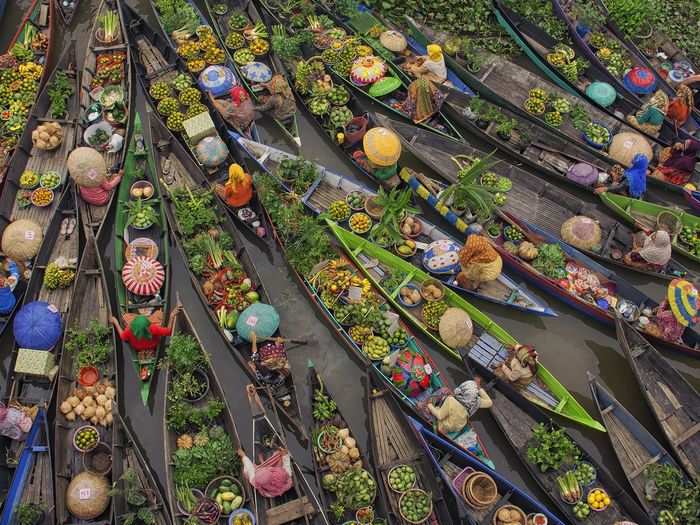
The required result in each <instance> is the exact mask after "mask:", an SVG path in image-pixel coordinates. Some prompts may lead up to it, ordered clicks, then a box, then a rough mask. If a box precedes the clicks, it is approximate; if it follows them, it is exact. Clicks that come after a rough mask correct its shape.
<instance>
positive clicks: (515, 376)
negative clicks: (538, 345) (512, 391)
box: [494, 344, 539, 388]
mask: <svg viewBox="0 0 700 525" xmlns="http://www.w3.org/2000/svg"><path fill="white" fill-rule="evenodd" d="M538 365H539V359H538V356H537V352H535V349H534V348H533V347H531V346H527V345H521V344H516V345H515V346H513V347H512V348H511V349H510V356H509V357H508V358H507V359H506V360H505V361H503V363H501V365H500V366H499V367H498V368H496V369H495V370H494V373H495V374H496V376H497V377H499V378H501V379H503V380H504V381H507V382H509V383H511V384H512V385H513V386H515V387H517V388H525V387H527V385H529V384H530V383H531V382H532V380H533V379H534V377H535V374H536V373H537V367H538Z"/></svg>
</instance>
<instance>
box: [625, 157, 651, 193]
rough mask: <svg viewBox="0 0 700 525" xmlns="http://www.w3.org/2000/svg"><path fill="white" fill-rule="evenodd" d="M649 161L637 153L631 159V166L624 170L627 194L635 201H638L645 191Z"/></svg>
mask: <svg viewBox="0 0 700 525" xmlns="http://www.w3.org/2000/svg"><path fill="white" fill-rule="evenodd" d="M648 168H649V159H648V158H647V156H646V155H643V154H642V153H637V154H636V155H635V156H634V159H632V165H631V166H630V167H629V168H627V169H626V170H625V178H626V179H627V186H628V189H629V194H630V195H631V196H632V197H634V198H635V199H639V198H641V197H642V195H644V193H645V192H646V191H647V169H648Z"/></svg>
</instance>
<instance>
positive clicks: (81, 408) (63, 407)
mask: <svg viewBox="0 0 700 525" xmlns="http://www.w3.org/2000/svg"><path fill="white" fill-rule="evenodd" d="M116 396H117V390H116V388H114V385H113V384H112V383H111V381H109V380H108V379H103V380H102V381H100V382H99V383H97V384H96V385H93V386H89V387H78V388H74V389H73V391H72V392H71V393H70V395H69V396H68V397H67V398H66V399H65V400H64V401H62V402H61V404H60V406H59V411H60V412H61V414H63V417H65V418H66V420H67V421H75V420H76V419H77V418H80V419H82V420H83V421H89V422H90V423H91V424H92V425H101V426H103V427H108V426H110V425H111V424H112V421H113V419H112V418H113V416H112V409H113V407H114V405H115V403H116V399H115V398H116Z"/></svg>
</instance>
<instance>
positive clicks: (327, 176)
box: [238, 132, 557, 317]
mask: <svg viewBox="0 0 700 525" xmlns="http://www.w3.org/2000/svg"><path fill="white" fill-rule="evenodd" d="M426 133H428V132H426ZM446 140H449V139H446ZM238 143H239V144H240V146H241V147H242V148H243V150H244V151H245V152H246V154H247V155H248V156H250V157H251V158H252V159H253V160H254V161H255V162H256V164H257V166H259V167H260V168H262V169H263V170H264V171H266V172H267V173H269V174H271V175H273V176H274V175H275V173H276V172H277V168H278V166H279V164H280V162H282V161H283V160H284V159H289V158H295V156H294V155H290V154H288V153H286V152H284V151H281V150H278V149H276V148H273V147H271V146H267V145H264V144H260V143H257V142H253V141H251V140H248V139H245V138H244V137H241V136H238ZM316 169H317V171H318V174H319V175H318V177H317V179H316V180H315V181H314V182H313V183H312V184H311V186H310V187H309V189H308V190H307V191H306V192H305V193H304V195H303V196H302V202H303V203H304V204H305V205H306V206H307V207H308V208H309V209H310V210H311V211H313V212H314V213H315V214H317V215H320V214H321V213H323V212H326V211H327V210H328V207H329V206H330V205H331V203H332V202H334V201H337V200H345V198H346V197H347V196H348V195H349V194H350V193H352V192H359V193H360V194H362V195H364V196H367V197H373V196H375V195H376V192H374V191H372V190H370V189H369V188H367V187H366V186H363V185H361V184H358V183H356V182H353V181H352V180H350V179H349V178H346V177H343V176H341V175H337V174H335V173H332V172H331V171H329V170H328V169H326V168H325V167H324V166H322V165H320V164H316ZM416 220H418V221H419V222H420V223H421V226H422V231H421V234H420V235H418V236H417V237H415V238H414V240H415V241H417V242H420V243H423V244H424V245H428V244H430V243H431V242H433V241H437V240H452V241H454V239H453V238H452V237H450V236H449V235H448V234H447V233H445V232H443V231H441V230H440V229H438V228H437V226H435V225H434V224H431V223H430V222H428V221H427V220H426V219H418V218H416ZM455 242H456V241H455ZM422 259H423V256H422V253H421V251H419V250H417V251H416V253H415V254H414V255H413V256H412V257H410V258H408V259H407V260H409V261H410V262H411V263H412V264H414V265H415V266H421V265H422V264H423V263H422ZM434 277H435V278H437V279H440V280H441V281H442V282H443V283H445V285H447V286H450V287H451V288H453V289H455V290H457V291H458V292H460V293H463V294H466V295H469V296H472V297H477V298H479V299H483V300H485V301H489V302H493V303H496V304H500V305H502V306H505V307H508V308H515V309H516V310H520V311H523V312H527V313H531V314H535V315H545V316H552V317H555V316H556V315H557V314H556V313H555V312H554V311H553V310H552V309H550V308H549V307H548V306H547V305H546V304H545V303H543V302H542V301H541V300H540V299H539V298H537V297H535V296H534V295H533V294H531V293H530V292H528V291H527V290H526V289H525V288H523V287H522V286H521V285H519V284H518V283H517V282H516V281H514V280H513V279H512V277H511V276H509V275H507V274H506V273H504V274H501V276H500V277H499V278H498V280H497V281H494V282H492V283H490V284H489V285H484V286H481V287H479V288H477V289H476V290H469V289H466V288H463V287H461V286H460V285H459V283H458V282H457V281H456V279H455V277H454V275H444V274H435V276H434Z"/></svg>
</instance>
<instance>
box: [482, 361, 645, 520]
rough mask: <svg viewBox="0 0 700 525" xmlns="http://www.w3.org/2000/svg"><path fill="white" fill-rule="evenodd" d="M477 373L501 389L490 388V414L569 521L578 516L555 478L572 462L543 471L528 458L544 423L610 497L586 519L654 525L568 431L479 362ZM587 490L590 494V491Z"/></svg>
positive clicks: (486, 381) (538, 482)
mask: <svg viewBox="0 0 700 525" xmlns="http://www.w3.org/2000/svg"><path fill="white" fill-rule="evenodd" d="M474 372H475V373H477V374H479V375H480V376H481V377H482V379H483V380H484V382H485V383H488V384H491V382H493V383H494V384H495V386H496V388H497V389H498V390H496V389H493V390H491V391H489V395H490V396H491V399H492V400H493V406H492V407H491V409H490V411H491V414H492V415H493V417H494V419H495V420H496V423H497V424H498V426H499V427H500V429H501V431H502V432H503V435H504V436H505V438H506V440H507V441H508V443H509V444H510V446H511V447H512V448H513V450H514V451H515V453H516V454H517V456H518V457H519V458H520V460H521V461H522V463H523V465H524V466H525V467H526V468H527V470H528V472H529V473H530V475H531V476H532V478H533V479H534V480H535V481H536V482H537V484H538V485H539V486H540V488H541V489H542V491H543V492H544V493H546V494H547V495H549V497H550V498H551V503H553V504H554V505H555V506H556V507H557V509H559V512H560V514H561V515H562V516H563V517H564V518H565V519H566V521H567V522H568V523H576V521H577V519H576V517H575V516H574V512H573V506H572V505H569V504H568V503H565V502H564V500H563V499H562V498H561V496H560V494H559V488H558V485H557V481H556V479H557V477H558V476H560V475H562V474H564V472H566V471H567V470H569V469H570V468H572V467H573V464H569V463H566V462H564V463H562V464H560V465H559V467H557V468H550V469H548V470H547V471H545V472H542V470H541V469H540V467H539V466H537V465H535V464H533V463H531V462H530V461H529V460H528V449H529V448H530V447H534V446H536V444H537V442H536V438H535V437H534V436H533V430H534V429H535V428H536V427H538V426H539V425H542V426H541V427H539V428H543V429H545V430H554V431H559V432H561V433H562V434H563V435H564V436H566V437H568V438H569V440H570V441H571V442H572V443H573V445H574V446H575V447H576V448H577V449H578V452H579V459H580V460H581V461H586V462H588V463H590V464H591V465H593V467H594V468H595V470H596V473H597V476H596V480H595V483H594V486H595V487H598V488H602V489H604V490H605V491H606V492H607V494H608V496H609V497H610V500H611V503H610V505H609V506H608V507H607V509H605V510H604V511H602V512H593V511H591V513H590V514H589V515H588V517H587V518H586V521H587V522H590V523H593V524H597V525H605V524H609V523H616V522H618V521H632V522H635V523H637V524H638V525H652V524H653V523H654V521H652V519H651V518H650V517H649V515H648V514H647V512H646V511H644V510H643V509H642V508H641V507H640V506H639V505H638V504H637V502H636V501H635V500H634V498H633V497H632V496H630V495H629V494H628V493H627V491H625V490H624V489H623V488H622V487H621V486H620V485H619V484H618V483H617V482H616V481H615V479H614V478H613V477H612V476H611V475H610V474H609V473H608V472H607V470H605V468H604V467H603V466H602V465H600V464H599V463H598V462H597V461H596V460H595V459H593V457H591V455H590V454H588V452H587V451H586V450H585V449H584V448H583V447H582V446H581V444H580V443H578V442H577V441H576V440H575V439H574V438H573V437H572V436H571V435H570V434H569V433H568V432H566V430H564V429H563V428H561V427H560V426H558V425H557V424H556V423H554V422H553V421H552V420H550V419H549V418H548V417H547V416H546V415H545V414H544V413H543V412H541V411H540V410H539V409H538V408H537V407H535V406H533V405H531V404H527V403H524V402H523V399H522V397H521V396H520V395H519V393H518V392H517V391H515V390H513V389H512V387H511V386H510V385H507V384H505V383H503V381H501V380H500V379H498V378H497V377H496V376H495V375H494V374H493V373H492V372H491V371H490V370H488V369H486V368H484V367H482V366H479V365H477V366H476V367H475V369H474ZM584 492H585V493H586V495H587V492H586V491H584Z"/></svg>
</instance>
